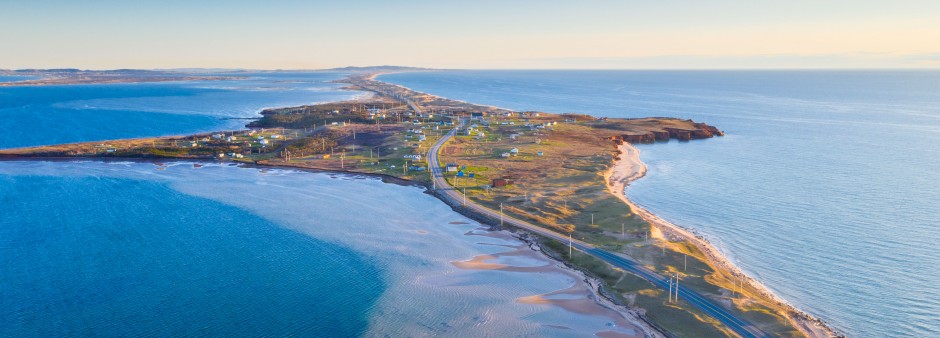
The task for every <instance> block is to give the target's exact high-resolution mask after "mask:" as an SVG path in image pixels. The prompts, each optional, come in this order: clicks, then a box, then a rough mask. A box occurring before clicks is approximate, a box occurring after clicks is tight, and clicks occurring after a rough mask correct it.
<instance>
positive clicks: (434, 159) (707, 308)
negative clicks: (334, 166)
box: [427, 120, 769, 337]
mask: <svg viewBox="0 0 940 338" xmlns="http://www.w3.org/2000/svg"><path fill="white" fill-rule="evenodd" d="M463 123H464V121H463V120H461V122H460V126H462V125H463ZM456 132H457V128H454V129H453V130H451V131H450V132H448V133H447V134H445V135H444V136H443V137H441V138H440V139H439V140H438V141H437V142H436V143H434V146H432V147H431V149H430V150H428V155H427V159H428V168H429V170H430V172H431V179H432V180H433V181H434V186H435V187H436V192H437V193H438V195H439V196H441V197H442V198H444V199H446V200H447V201H448V202H449V203H450V204H451V205H461V204H463V203H466V204H465V205H464V207H466V208H469V209H471V210H473V211H474V212H476V213H479V214H482V215H485V216H487V217H489V218H490V219H493V220H501V222H503V223H505V224H509V225H512V226H514V227H517V228H522V229H525V230H527V231H531V232H533V233H537V234H539V235H541V236H544V237H548V238H551V239H554V240H557V241H559V242H562V243H567V242H568V241H569V237H568V235H565V234H561V233H558V232H555V231H553V230H549V229H546V228H543V227H539V226H536V225H533V224H531V223H528V222H525V221H522V220H518V219H515V218H511V217H508V216H505V215H502V214H501V213H500V212H499V211H496V210H492V209H490V208H487V207H484V206H482V205H479V204H477V203H474V202H473V201H470V200H466V199H464V196H463V194H462V193H461V192H459V191H457V190H455V189H454V188H453V187H451V186H450V185H449V184H448V183H447V180H445V179H444V175H443V170H442V169H441V166H440V163H439V162H438V156H437V155H438V152H439V151H440V148H441V146H442V145H444V143H446V142H447V141H448V140H450V138H451V137H453V136H454V135H455V134H456ZM571 246H572V247H573V248H575V249H578V250H580V251H582V252H584V253H587V254H589V255H592V256H594V257H597V258H598V259H601V260H603V261H605V262H607V263H609V264H611V265H613V266H616V267H618V268H621V269H623V270H625V271H628V272H630V273H633V274H634V275H637V276H639V277H641V278H643V279H646V280H647V281H649V282H650V283H653V285H656V286H657V287H660V288H663V289H668V288H669V283H670V282H669V278H667V277H664V276H661V275H659V274H658V273H656V272H654V271H652V270H650V269H648V268H646V267H645V266H643V265H642V264H639V263H637V262H636V261H634V260H633V259H631V258H629V257H627V256H624V255H621V254H617V253H614V252H610V251H607V250H604V249H600V248H597V247H595V246H593V245H591V244H589V243H587V242H583V241H580V240H577V239H571ZM678 293H679V297H680V298H682V299H684V300H685V301H686V302H688V303H689V304H692V305H693V306H695V307H696V308H698V309H700V310H701V311H702V312H705V313H706V314H708V315H710V316H712V317H714V318H715V319H717V320H718V321H720V322H721V323H722V324H724V325H725V326H727V327H728V328H730V329H731V330H732V331H734V332H735V333H737V334H738V335H740V336H742V337H769V335H768V334H767V333H765V332H763V331H761V330H760V329H759V328H757V327H756V326H754V325H753V324H751V323H749V322H748V321H747V320H745V319H743V318H739V317H737V316H735V315H734V314H732V313H731V312H729V311H728V310H727V309H725V308H723V307H721V306H720V305H718V304H716V303H714V302H712V301H711V300H709V299H706V298H705V297H703V296H702V295H700V294H698V293H697V292H695V291H693V290H691V289H689V288H686V287H685V286H683V285H682V283H681V281H680V283H679V292H678Z"/></svg>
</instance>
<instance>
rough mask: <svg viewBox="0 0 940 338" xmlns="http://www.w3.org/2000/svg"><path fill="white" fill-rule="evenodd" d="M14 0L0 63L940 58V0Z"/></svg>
mask: <svg viewBox="0 0 940 338" xmlns="http://www.w3.org/2000/svg"><path fill="white" fill-rule="evenodd" d="M397 2H401V3H396V2H392V1H386V2H380V1H329V2H317V1H216V0H206V1H177V0H170V1H151V2H146V1H107V0H106V1H42V2H40V1H19V0H4V1H2V2H0V31H2V32H3V33H0V46H3V48H0V68H27V67H41V68H47V67H78V68H90V69H108V68H174V67H219V68H260V69H288V68H291V69H300V68H310V69H313V68H327V67H340V66H346V65H360V66H362V65H378V64H395V65H410V66H423V67H437V68H623V69H650V68H653V69H655V68H681V69H689V68H691V69H701V68H938V67H940V43H938V42H937V41H940V1H917V0H910V1H868V0H857V1H843V0H832V1H806V0H793V1H736V0H726V1H684V0H675V1H578V2H574V1H525V0H523V1H485V0H484V1H409V2H407V3H406V2H404V1H397Z"/></svg>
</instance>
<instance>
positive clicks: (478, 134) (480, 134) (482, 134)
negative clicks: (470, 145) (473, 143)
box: [477, 132, 486, 138]
mask: <svg viewBox="0 0 940 338" xmlns="http://www.w3.org/2000/svg"><path fill="white" fill-rule="evenodd" d="M485 136H486V134H484V133H482V132H479V133H477V137H479V138H483V137H485Z"/></svg>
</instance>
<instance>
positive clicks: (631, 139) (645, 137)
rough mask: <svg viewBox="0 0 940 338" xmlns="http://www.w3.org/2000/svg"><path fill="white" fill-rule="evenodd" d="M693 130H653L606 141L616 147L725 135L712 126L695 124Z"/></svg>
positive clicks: (617, 136)
mask: <svg viewBox="0 0 940 338" xmlns="http://www.w3.org/2000/svg"><path fill="white" fill-rule="evenodd" d="M693 126H694V129H683V128H663V129H662V130H653V131H650V132H646V133H635V134H623V135H616V136H610V137H608V138H607V139H608V140H611V141H614V143H615V144H616V145H620V144H622V143H623V142H628V143H654V142H657V141H659V142H665V141H669V140H670V139H677V140H679V141H690V140H698V139H706V138H712V137H715V136H724V135H725V133H723V132H722V131H720V130H718V128H715V127H713V126H710V125H707V124H704V123H695V124H694V125H693Z"/></svg>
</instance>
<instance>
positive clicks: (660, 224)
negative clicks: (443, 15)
mask: <svg viewBox="0 0 940 338" xmlns="http://www.w3.org/2000/svg"><path fill="white" fill-rule="evenodd" d="M392 85H394V84H392ZM394 86H398V87H401V88H405V87H402V86H399V85H394ZM343 89H347V90H348V89H351V88H343ZM353 90H354V91H358V92H362V93H363V94H364V95H363V96H368V97H371V96H382V95H383V94H382V93H379V92H376V91H374V90H371V89H368V88H362V89H353ZM422 94H424V95H427V96H430V97H436V96H434V95H431V94H427V93H422ZM357 96H359V95H357ZM359 99H362V98H357V99H353V100H352V101H356V100H359ZM442 99H443V98H442ZM447 100H449V99H447ZM461 102H462V101H461ZM462 103H466V104H468V105H474V106H477V105H475V104H471V103H467V102H462ZM478 107H486V106H478ZM619 150H620V153H621V155H620V156H615V160H614V162H613V165H612V166H610V167H609V168H607V171H605V172H604V178H605V181H606V185H607V189H608V190H609V192H610V193H613V194H614V196H616V197H617V198H619V199H620V200H622V201H623V202H624V203H626V204H627V205H628V206H629V207H630V208H631V209H632V210H633V211H634V212H635V213H637V214H638V215H639V216H641V218H643V219H644V220H646V221H648V222H649V223H651V224H653V225H655V227H654V228H653V229H655V230H656V234H655V235H658V236H659V238H682V239H688V240H689V241H690V242H691V243H693V244H694V245H696V247H698V248H699V249H700V250H702V252H703V253H705V254H706V256H707V259H708V260H709V261H710V262H712V263H713V264H715V265H717V266H718V267H719V268H721V269H723V270H726V271H728V272H729V273H731V274H732V275H734V276H741V277H744V278H747V284H748V285H749V286H751V287H752V288H753V289H756V290H759V291H760V293H761V294H763V295H765V296H767V297H768V298H771V299H773V300H774V301H775V302H777V303H779V304H782V305H784V306H785V307H786V308H787V309H789V310H790V312H788V313H786V317H787V318H788V319H789V320H790V321H791V322H792V323H793V324H795V325H794V326H795V327H797V328H798V329H799V330H800V331H801V332H803V333H804V334H805V335H807V336H811V337H815V336H834V335H837V334H835V333H833V332H832V330H831V329H828V328H827V327H826V326H825V324H824V323H821V322H820V321H818V320H816V319H813V318H812V317H811V316H809V315H806V314H805V313H803V312H801V311H799V310H797V309H795V308H794V307H793V306H791V305H790V304H788V303H786V302H785V301H783V300H781V299H780V297H777V296H776V295H774V294H772V293H771V292H770V291H769V290H768V289H767V288H766V287H764V286H763V285H760V284H759V283H757V281H756V280H753V279H751V278H749V277H747V275H746V274H744V273H743V272H742V271H740V269H738V268H737V267H736V266H735V265H734V264H731V263H730V262H729V261H728V260H727V259H726V258H725V257H724V256H723V255H722V254H721V253H720V252H719V251H718V250H717V249H716V248H714V247H713V246H711V245H710V244H709V243H708V242H707V241H705V239H704V238H701V237H700V236H697V235H695V234H694V233H692V232H690V231H688V230H686V229H683V228H681V227H679V226H676V225H674V224H671V223H669V222H668V221H665V220H663V219H661V218H659V217H657V216H656V215H654V214H652V213H650V212H649V211H647V210H645V209H642V208H640V207H639V206H637V205H635V204H634V203H632V201H630V200H629V199H627V198H626V196H625V194H624V193H623V189H624V188H625V187H626V186H627V185H628V184H629V183H630V182H632V181H635V180H637V179H639V178H642V177H643V176H644V175H645V174H646V166H645V164H643V163H642V161H640V159H639V151H638V150H637V149H636V148H634V147H633V146H631V145H629V144H628V143H626V142H624V143H623V145H622V146H620V148H619ZM19 159H20V160H50V158H48V157H46V158H19ZM110 159H111V160H131V161H134V160H137V161H143V162H154V163H155V164H156V163H159V162H174V161H185V162H190V161H192V162H202V161H205V162H215V163H218V162H220V161H215V160H208V159H196V158H159V159H153V160H150V159H141V158H119V157H115V158H110ZM11 160H17V159H11ZM61 160H65V161H68V160H80V161H81V160H90V161H101V160H104V159H102V158H96V157H65V158H62V159H61ZM221 162H223V163H237V164H239V165H243V166H256V167H268V168H290V169H293V170H302V171H314V172H328V173H341V174H349V175H355V176H369V177H379V178H381V179H382V180H383V182H386V183H393V184H402V185H415V186H423V187H425V188H426V191H425V192H426V193H429V194H431V195H434V196H435V197H437V198H438V199H440V200H441V201H444V202H445V203H446V204H449V205H450V206H451V208H452V209H453V210H454V211H456V212H458V213H460V214H463V215H465V216H467V217H469V218H471V219H474V220H477V221H480V222H481V223H484V224H493V220H492V219H489V218H487V217H486V216H485V215H481V214H476V213H475V212H474V211H472V210H467V208H462V207H461V206H460V205H459V204H451V203H448V201H447V200H446V199H445V198H443V197H442V196H439V195H438V194H436V193H435V192H434V191H430V189H427V188H428V183H423V182H420V181H416V180H409V179H404V178H400V177H396V176H392V175H388V174H383V173H370V172H361V171H353V170H337V169H336V168H316V167H309V166H302V165H291V164H288V163H271V162H268V163H262V162H266V161H259V162H255V163H247V162H240V161H221ZM158 165H159V164H158ZM492 227H493V228H494V229H499V228H498V227H496V226H492ZM508 232H509V233H511V234H513V236H517V237H532V238H530V239H529V240H530V241H535V243H538V238H537V237H533V236H528V235H529V234H530V233H529V232H527V231H525V230H522V229H519V230H516V229H512V230H509V231H508ZM539 247H542V246H539ZM545 249H546V248H544V247H542V252H543V253H544V254H546V255H548V256H549V257H551V258H552V259H553V260H556V261H559V262H561V263H563V265H565V266H566V267H567V268H569V269H572V270H575V271H577V272H580V273H582V274H584V275H586V276H588V277H585V278H587V280H588V281H589V284H591V285H592V293H593V294H594V295H595V300H596V301H597V302H598V304H601V302H602V301H606V302H608V303H612V304H614V306H617V307H618V308H623V306H620V305H617V304H616V302H614V301H611V300H612V299H613V298H612V297H610V296H609V295H606V294H604V292H603V290H602V282H601V281H600V280H598V279H596V278H595V277H590V274H585V271H581V270H579V269H577V268H575V267H573V266H571V265H569V264H568V262H566V261H564V260H563V259H561V258H560V257H552V256H551V255H550V253H549V252H547V251H546V250H545ZM626 311H627V312H630V313H632V312H635V310H630V309H626ZM618 312H621V314H624V311H619V310H618ZM653 332H656V333H657V334H661V333H660V332H658V331H655V329H654V331H653Z"/></svg>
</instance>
